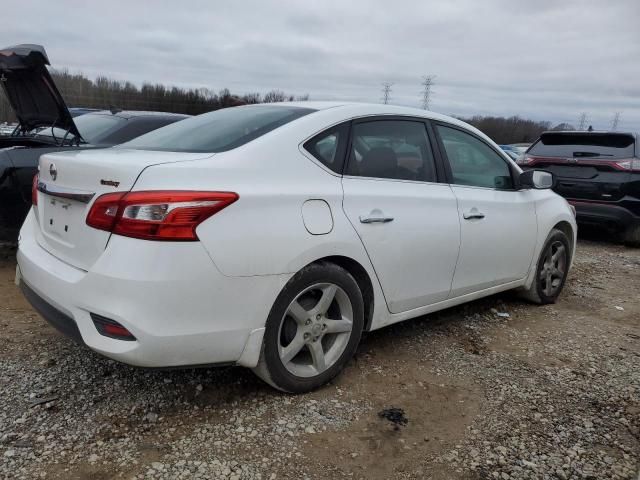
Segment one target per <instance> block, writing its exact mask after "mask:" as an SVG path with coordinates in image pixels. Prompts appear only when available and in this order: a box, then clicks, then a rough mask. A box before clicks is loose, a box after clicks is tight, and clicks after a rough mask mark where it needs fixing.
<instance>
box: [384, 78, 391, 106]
mask: <svg viewBox="0 0 640 480" xmlns="http://www.w3.org/2000/svg"><path fill="white" fill-rule="evenodd" d="M392 86H393V83H391V82H382V103H384V104H385V105H386V104H388V103H389V99H390V98H391V87H392Z"/></svg>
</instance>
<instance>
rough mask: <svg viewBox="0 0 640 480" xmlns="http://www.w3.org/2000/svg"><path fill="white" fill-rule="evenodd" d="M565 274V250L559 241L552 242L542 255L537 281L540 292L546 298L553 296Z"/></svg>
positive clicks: (560, 285)
mask: <svg viewBox="0 0 640 480" xmlns="http://www.w3.org/2000/svg"><path fill="white" fill-rule="evenodd" d="M566 272H567V249H566V248H565V246H564V245H563V243H562V242H560V241H555V242H552V243H551V244H550V245H549V246H548V247H547V250H546V251H545V253H544V260H543V263H542V268H541V269H540V273H539V279H540V283H541V289H542V292H543V293H544V294H545V295H546V296H547V297H553V296H555V295H556V294H557V293H558V291H559V290H560V288H562V283H563V281H564V277H565V275H566Z"/></svg>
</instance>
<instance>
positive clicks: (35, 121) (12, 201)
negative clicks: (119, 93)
mask: <svg viewBox="0 0 640 480" xmlns="http://www.w3.org/2000/svg"><path fill="white" fill-rule="evenodd" d="M47 65H49V59H48V58H47V54H46V52H45V50H44V48H43V47H41V46H38V45H18V46H15V47H9V48H5V49H2V50H0V75H1V76H2V78H3V81H2V82H0V83H1V84H2V87H3V88H4V92H5V94H6V96H7V98H8V100H9V102H10V104H11V106H12V108H13V109H14V112H15V115H16V117H17V118H18V125H17V128H16V127H13V128H12V131H11V132H10V134H9V136H3V137H0V226H1V227H3V229H2V231H3V234H4V236H5V237H7V238H4V240H13V239H15V237H16V234H17V230H18V228H19V227H20V225H21V224H22V222H23V221H24V218H25V217H26V214H27V212H28V211H29V208H31V184H32V182H33V177H34V175H35V174H36V173H37V168H38V158H39V157H40V155H42V154H44V153H49V152H55V151H63V150H70V149H71V150H85V149H95V148H106V147H111V146H113V145H117V144H119V143H123V142H126V141H129V140H131V139H133V138H135V137H137V136H139V135H142V134H144V133H147V132H150V131H152V130H155V129H157V128H160V127H163V126H165V125H168V124H170V123H174V122H177V121H179V120H182V119H184V118H187V115H179V114H172V113H160V112H123V111H116V110H113V111H108V110H107V111H98V110H95V109H87V108H74V109H68V108H67V106H66V105H65V102H64V100H63V98H62V96H61V95H60V93H59V92H58V90H57V88H56V87H55V84H54V82H53V80H52V78H51V76H50V74H49V71H48V70H47V67H46V66H47Z"/></svg>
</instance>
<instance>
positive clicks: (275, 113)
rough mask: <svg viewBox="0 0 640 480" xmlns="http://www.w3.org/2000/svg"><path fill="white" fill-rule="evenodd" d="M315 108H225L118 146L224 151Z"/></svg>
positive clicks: (266, 106) (142, 148)
mask: <svg viewBox="0 0 640 480" xmlns="http://www.w3.org/2000/svg"><path fill="white" fill-rule="evenodd" d="M314 111H315V110H313V109H310V108H301V107H289V106H273V105H251V106H244V107H233V108H225V109H222V110H216V111H214V112H209V113H205V114H203V115H198V116H197V117H193V118H188V119H186V120H182V121H181V122H177V123H174V124H171V125H169V126H167V127H164V128H160V129H158V130H155V131H153V132H151V133H148V134H146V135H142V136H141V137H138V138H136V139H134V140H132V141H130V142H127V143H123V144H122V145H120V147H122V148H135V149H139V150H165V151H171V152H206V153H215V152H224V151H227V150H231V149H233V148H236V147H239V146H241V145H244V144H245V143H248V142H250V141H251V140H254V139H256V138H258V137H260V136H262V135H264V134H265V133H268V132H270V131H272V130H275V129H276V128H278V127H280V126H282V125H284V124H286V123H289V122H291V121H293V120H295V119H297V118H300V117H302V116H304V115H308V114H309V113H311V112H314Z"/></svg>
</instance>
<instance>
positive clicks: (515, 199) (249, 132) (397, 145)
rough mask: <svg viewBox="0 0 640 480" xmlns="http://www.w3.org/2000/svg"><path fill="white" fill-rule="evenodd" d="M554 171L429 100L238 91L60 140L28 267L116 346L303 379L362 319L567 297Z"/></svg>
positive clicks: (20, 277) (330, 366) (309, 380)
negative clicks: (84, 138) (111, 139)
mask: <svg viewBox="0 0 640 480" xmlns="http://www.w3.org/2000/svg"><path fill="white" fill-rule="evenodd" d="M552 182H553V177H552V176H551V174H549V173H546V172H540V171H528V172H525V173H522V171H521V170H520V168H519V167H518V166H517V165H516V164H515V163H514V162H513V161H511V160H510V159H509V158H508V157H507V156H506V155H505V154H504V153H503V152H502V151H501V150H500V148H499V147H498V146H497V145H496V144H495V143H494V142H492V141H491V140H490V139H489V138H487V137H486V136H485V135H483V134H482V133H480V132H479V131H478V130H476V129H474V128H473V127H471V126H469V125H467V124H465V123H463V122H460V121H458V120H456V119H454V118H450V117H445V116H442V115H437V114H434V113H431V112H425V111H422V110H414V109H410V108H402V107H392V106H388V105H366V104H338V103H315V102H304V103H283V104H270V105H255V106H243V107H236V108H229V109H224V110H218V111H215V112H211V113H207V114H204V115H200V116H198V117H194V118H191V119H187V120H184V121H182V122H179V123H176V124H173V125H170V126H168V127H164V128H162V129H159V130H157V131H155V132H152V133H149V134H147V135H144V136H142V137H139V138H138V139H136V140H134V141H132V142H129V143H128V144H124V145H122V146H121V147H116V148H112V149H108V150H100V151H75V152H73V151H72V152H62V153H55V154H46V155H43V156H42V157H41V159H40V173H39V177H36V178H35V179H34V189H33V204H34V207H33V208H32V210H31V212H30V213H29V216H28V217H27V220H26V221H25V223H24V225H23V227H22V230H21V234H20V245H19V251H18V270H17V274H16V278H17V282H18V283H19V284H20V286H21V288H22V291H23V292H24V294H25V296H26V297H27V298H28V299H29V301H30V302H31V303H32V305H33V306H34V307H35V308H36V310H38V311H39V312H40V313H41V314H42V316H43V317H44V318H45V319H47V320H48V321H49V322H50V323H51V324H53V325H54V326H55V327H57V328H58V329H59V330H61V331H62V332H64V333H66V334H68V335H70V336H71V337H73V338H75V339H76V340H77V341H79V342H82V343H84V344H86V345H88V346H89V347H90V348H92V349H93V350H95V351H97V352H100V353H101V354H104V355H106V356H108V357H110V358H113V359H116V360H119V361H122V362H125V363H128V364H132V365H138V366H146V367H175V366H193V365H212V364H237V365H243V366H246V367H250V368H252V369H253V370H254V371H255V372H256V373H257V374H258V375H259V376H260V377H261V378H262V379H264V380H265V381H267V382H268V383H270V384H271V385H273V386H274V387H276V388H279V389H281V390H285V391H289V392H304V391H308V390H311V389H313V388H316V387H318V386H320V385H322V384H324V383H325V382H327V381H328V380H330V379H331V378H333V377H334V376H336V375H337V374H338V372H339V371H340V370H341V369H342V368H343V367H344V365H345V364H346V363H347V362H348V361H349V359H350V358H351V357H352V355H353V354H354V352H355V351H356V347H357V345H358V342H359V341H360V337H361V334H362V332H363V331H369V330H375V329H378V328H381V327H384V326H386V325H389V324H392V323H395V322H399V321H403V320H407V319H410V318H414V317H418V316H420V315H424V314H427V313H430V312H434V311H436V310H441V309H444V308H447V307H451V306H453V305H457V304H461V303H464V302H468V301H470V300H474V299H477V298H480V297H484V296H486V295H491V294H494V293H496V292H500V291H504V290H509V289H520V290H522V292H523V293H524V294H525V296H527V297H528V298H529V299H531V300H533V301H536V302H538V303H549V302H554V301H555V300H556V298H557V297H558V295H559V294H560V292H561V290H562V287H563V285H564V282H565V278H566V276H567V273H568V271H569V267H570V265H571V261H572V257H573V253H574V248H575V239H576V223H575V220H574V215H573V213H572V210H571V208H570V206H569V205H568V204H567V202H566V201H565V200H564V199H562V198H561V197H559V196H557V195H556V194H555V193H553V192H552V191H551V190H550V189H549V187H551V186H552Z"/></svg>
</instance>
